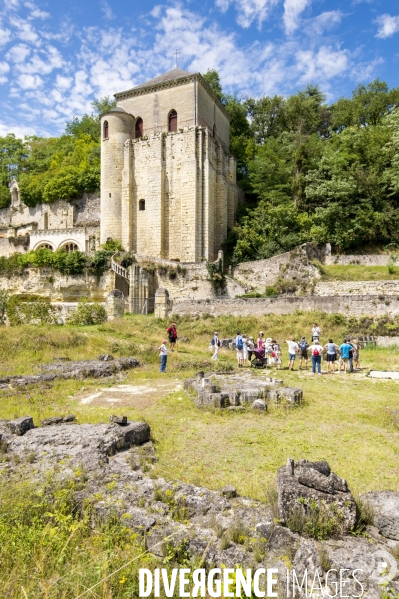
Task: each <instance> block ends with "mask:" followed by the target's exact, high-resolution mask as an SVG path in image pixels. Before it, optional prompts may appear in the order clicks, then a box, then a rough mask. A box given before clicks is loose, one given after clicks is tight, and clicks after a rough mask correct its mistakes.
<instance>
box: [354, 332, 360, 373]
mask: <svg viewBox="0 0 399 599" xmlns="http://www.w3.org/2000/svg"><path fill="white" fill-rule="evenodd" d="M352 347H353V361H354V363H355V369H356V370H360V343H359V341H358V340H357V339H354V340H353V343H352Z"/></svg>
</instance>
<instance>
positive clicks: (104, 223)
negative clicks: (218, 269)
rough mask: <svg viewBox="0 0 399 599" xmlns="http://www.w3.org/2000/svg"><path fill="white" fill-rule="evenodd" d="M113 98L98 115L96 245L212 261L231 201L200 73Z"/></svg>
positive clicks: (221, 140) (229, 161)
mask: <svg viewBox="0 0 399 599" xmlns="http://www.w3.org/2000/svg"><path fill="white" fill-rule="evenodd" d="M115 97H116V100H117V106H116V108H113V109H112V110H110V111H108V112H106V113H104V114H103V115H102V116H101V225H100V230H101V234H100V242H101V243H105V242H106V241H107V239H109V238H112V239H118V240H120V241H121V242H122V245H123V247H124V249H125V250H127V251H131V252H135V253H136V254H138V255H142V256H148V257H153V258H164V259H169V260H177V261H180V262H199V261H201V260H204V259H206V260H209V261H210V260H215V259H216V257H217V254H218V251H219V250H220V249H221V244H222V242H223V241H224V239H225V237H226V233H227V227H228V226H232V225H233V222H234V214H235V211H236V208H237V201H238V188H237V184H236V162H235V159H234V158H233V156H231V155H230V153H229V128H230V116H229V114H228V113H227V111H226V109H225V107H224V106H223V105H222V104H221V102H220V101H219V100H218V98H217V97H216V95H215V94H214V93H213V91H212V89H211V88H210V87H209V85H208V84H207V83H206V81H205V80H204V78H203V77H202V76H201V74H200V73H189V72H187V71H183V70H181V69H179V68H177V67H176V68H174V69H172V70H170V71H168V72H166V73H164V74H163V75H160V76H158V77H155V79H151V80H150V81H147V82H146V83H142V84H141V85H137V86H136V87H133V88H132V89H130V90H128V91H125V92H120V93H117V94H116V95H115Z"/></svg>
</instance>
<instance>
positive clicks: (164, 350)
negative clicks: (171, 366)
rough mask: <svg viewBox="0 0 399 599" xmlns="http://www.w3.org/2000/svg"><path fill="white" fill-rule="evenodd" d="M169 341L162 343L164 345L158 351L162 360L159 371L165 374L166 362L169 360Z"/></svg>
mask: <svg viewBox="0 0 399 599" xmlns="http://www.w3.org/2000/svg"><path fill="white" fill-rule="evenodd" d="M166 344H167V341H166V339H165V340H164V341H162V345H160V346H159V347H158V351H159V357H160V359H161V365H160V368H159V370H160V371H161V372H165V371H166V361H167V359H168V348H167V347H166Z"/></svg>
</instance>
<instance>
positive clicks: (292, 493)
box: [277, 460, 356, 534]
mask: <svg viewBox="0 0 399 599" xmlns="http://www.w3.org/2000/svg"><path fill="white" fill-rule="evenodd" d="M335 476H337V485H336V486H335V484H334V481H335ZM335 476H332V473H331V469H330V467H329V465H328V464H327V463H326V462H306V461H304V460H301V461H300V462H298V463H297V464H296V465H295V464H294V461H293V460H288V462H287V465H286V466H283V467H281V468H279V470H278V473H277V494H278V509H279V516H280V520H281V521H282V522H283V523H286V524H288V525H291V526H293V524H292V523H293V521H296V523H298V521H300V520H304V519H305V520H306V519H307V518H310V517H311V516H312V514H314V513H315V512H316V511H318V512H320V513H324V514H325V515H326V517H327V518H330V517H331V518H332V519H333V520H334V523H335V534H344V533H345V532H347V531H349V530H351V529H352V528H353V526H354V525H355V522H356V503H355V500H354V498H353V496H352V494H351V493H350V492H349V490H348V489H347V486H346V482H345V481H344V480H343V479H341V478H340V477H338V475H335ZM341 489H346V490H345V491H343V490H341Z"/></svg>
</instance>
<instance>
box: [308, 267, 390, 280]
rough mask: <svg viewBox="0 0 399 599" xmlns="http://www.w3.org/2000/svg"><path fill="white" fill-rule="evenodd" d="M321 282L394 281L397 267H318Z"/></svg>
mask: <svg viewBox="0 0 399 599" xmlns="http://www.w3.org/2000/svg"><path fill="white" fill-rule="evenodd" d="M319 270H320V272H321V275H322V281H396V280H398V279H399V267H397V266H391V265H390V266H389V267H388V266H364V265H362V264H349V265H343V264H330V265H324V264H323V265H319Z"/></svg>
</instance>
